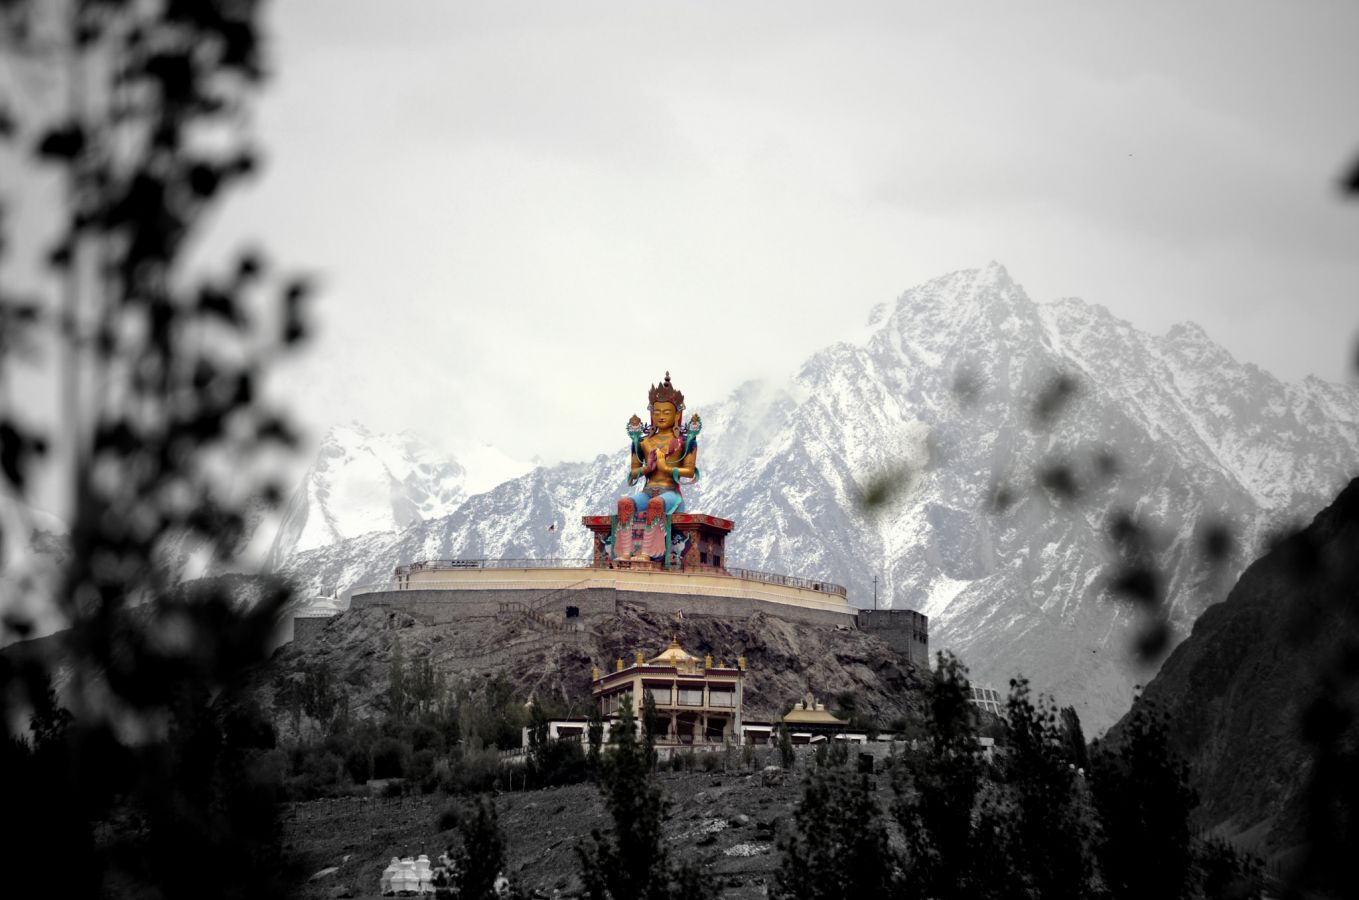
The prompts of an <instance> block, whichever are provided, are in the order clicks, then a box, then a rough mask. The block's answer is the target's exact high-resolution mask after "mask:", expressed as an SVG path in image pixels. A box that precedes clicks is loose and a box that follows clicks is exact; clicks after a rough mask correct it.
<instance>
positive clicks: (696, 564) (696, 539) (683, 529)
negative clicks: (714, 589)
mask: <svg viewBox="0 0 1359 900" xmlns="http://www.w3.org/2000/svg"><path fill="white" fill-rule="evenodd" d="M580 521H581V524H582V525H584V526H585V527H586V528H588V529H590V531H591V532H593V533H594V553H593V554H592V555H593V558H594V564H595V566H596V567H597V568H601V569H609V568H614V569H664V568H665V567H664V566H663V565H662V564H661V563H655V562H636V561H624V560H615V559H610V558H609V553H608V550H607V549H606V548H605V542H606V541H607V540H608V539H609V536H610V535H611V534H612V532H613V516H582V517H581V520H580ZM735 527H736V523H735V522H733V521H732V520H731V519H720V518H718V517H717V516H705V515H702V514H700V513H675V514H674V515H673V516H671V517H670V532H671V537H672V542H673V538H674V536H675V535H681V536H682V537H683V545H684V550H683V552H682V553H681V554H680V558H679V565H678V566H676V567H672V568H671V569H670V571H672V572H673V571H675V569H676V568H677V569H679V570H680V571H695V572H724V571H726V552H725V551H724V550H723V544H724V543H725V541H726V538H727V535H728V534H730V533H731V530H732V529H733V528H735Z"/></svg>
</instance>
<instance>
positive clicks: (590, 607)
mask: <svg viewBox="0 0 1359 900" xmlns="http://www.w3.org/2000/svg"><path fill="white" fill-rule="evenodd" d="M620 603H623V604H635V605H637V606H643V607H646V608H647V609H649V610H652V611H655V612H661V613H673V612H681V611H682V612H683V613H684V615H685V616H705V615H707V616H727V617H734V618H745V617H748V616H752V615H754V614H755V613H757V612H762V613H765V614H766V615H770V616H776V617H778V618H781V619H785V620H788V621H792V622H806V623H808V624H814V625H845V626H847V627H853V625H854V621H855V620H854V615H853V613H841V612H833V611H831V610H822V609H809V608H806V607H801V606H794V605H792V604H786V603H778V602H775V601H770V600H759V599H754V598H748V597H710V596H696V595H692V594H690V595H685V594H679V593H663V592H655V591H627V590H617V589H615V588H608V587H590V588H581V589H576V590H547V589H541V588H511V589H506V590H487V589H475V590H453V589H442V590H440V589H430V590H419V589H415V588H412V589H409V590H401V591H378V592H374V593H370V594H359V595H357V596H355V597H354V598H353V600H352V601H351V608H353V609H362V608H364V607H370V606H390V607H392V608H395V609H401V610H403V611H405V612H408V613H410V614H412V615H414V616H417V617H418V618H420V619H421V620H422V621H424V622H427V623H429V624H434V625H437V624H447V623H450V622H456V621H463V620H467V619H476V618H493V617H495V616H497V615H499V614H501V613H515V612H522V611H523V610H525V609H535V610H537V611H538V612H539V613H541V614H544V615H546V616H548V617H550V618H551V619H552V620H554V621H558V622H563V623H565V622H568V621H569V619H568V616H567V612H568V607H574V608H575V610H576V615H575V616H574V617H571V618H578V619H580V620H581V621H583V622H584V623H585V624H586V625H588V624H589V623H590V621H591V620H592V619H601V618H606V617H610V616H613V615H615V614H616V613H617V612H618V606H619V604H620Z"/></svg>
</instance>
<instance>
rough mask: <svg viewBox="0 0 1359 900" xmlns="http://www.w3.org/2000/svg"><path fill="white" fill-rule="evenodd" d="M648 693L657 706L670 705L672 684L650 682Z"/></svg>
mask: <svg viewBox="0 0 1359 900" xmlns="http://www.w3.org/2000/svg"><path fill="white" fill-rule="evenodd" d="M646 695H647V696H648V697H650V698H651V702H652V703H654V704H656V705H657V706H670V705H671V700H670V685H668V684H648V685H647V686H646Z"/></svg>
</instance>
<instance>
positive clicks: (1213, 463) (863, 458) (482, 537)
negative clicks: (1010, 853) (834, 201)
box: [284, 264, 1359, 732]
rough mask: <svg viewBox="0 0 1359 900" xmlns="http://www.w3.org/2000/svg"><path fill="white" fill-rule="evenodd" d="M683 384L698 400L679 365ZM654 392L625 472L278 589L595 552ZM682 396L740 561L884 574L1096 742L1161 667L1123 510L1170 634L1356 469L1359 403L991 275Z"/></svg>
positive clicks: (312, 570) (370, 538)
mask: <svg viewBox="0 0 1359 900" xmlns="http://www.w3.org/2000/svg"><path fill="white" fill-rule="evenodd" d="M668 366H669V368H670V370H671V372H672V374H673V375H674V377H675V381H676V383H677V384H678V385H679V386H680V387H681V389H683V388H684V386H685V381H684V368H683V364H682V360H676V361H672V362H670V363H668ZM660 375H661V372H660V371H657V372H654V373H653V372H645V371H641V370H639V371H638V373H637V384H638V394H637V406H636V408H634V409H621V410H619V411H618V416H619V423H620V425H619V432H618V434H616V435H612V436H610V435H604V436H602V437H601V439H600V443H601V447H612V448H614V450H613V452H611V453H610V454H609V455H603V456H599V457H597V458H596V459H595V460H593V461H591V462H588V463H573V464H568V465H560V466H554V467H552V468H544V469H537V470H535V471H533V472H531V473H529V474H527V475H524V476H523V477H521V478H517V479H515V480H512V481H509V482H507V483H505V484H502V485H500V486H499V487H497V488H495V489H494V490H491V491H489V492H487V493H485V494H482V495H479V496H474V497H470V498H468V499H467V500H466V501H465V502H464V503H462V504H461V505H460V506H459V507H458V508H457V509H455V510H454V511H453V512H451V513H450V514H449V515H447V516H444V517H442V518H431V519H425V520H422V521H419V522H416V523H414V524H413V525H411V526H410V527H409V528H407V529H405V530H404V531H401V532H399V533H392V532H386V533H379V534H370V535H366V536H362V537H356V538H350V539H348V540H345V541H341V542H339V543H336V544H331V545H328V546H320V547H317V548H315V549H313V550H310V551H308V552H305V553H298V554H295V555H293V556H292V557H290V558H289V559H288V561H287V563H286V566H285V567H284V568H285V570H286V571H287V572H288V573H289V574H290V575H291V576H292V577H294V578H296V579H297V580H298V581H299V582H300V583H301V584H302V585H303V587H304V590H303V592H302V593H303V595H304V596H316V595H318V594H327V593H330V592H332V591H336V590H339V591H344V590H346V589H349V588H352V587H353V586H355V585H361V584H365V583H373V582H380V581H384V580H386V579H387V578H389V577H390V574H391V570H392V567H393V566H395V565H397V564H399V563H402V562H406V561H410V560H415V559H422V558H450V557H540V558H545V557H583V556H586V555H587V539H588V535H587V533H586V532H585V531H584V529H582V528H581V527H580V526H579V525H578V524H577V523H578V522H579V518H580V516H581V515H583V514H586V513H601V512H607V511H608V510H609V509H610V508H611V507H612V505H613V503H614V501H615V499H616V498H617V496H619V495H620V493H621V492H622V491H623V481H624V478H623V473H624V471H625V447H626V439H625V436H624V434H623V427H622V423H623V422H624V421H625V420H626V418H627V416H628V415H629V414H631V413H633V412H637V411H642V407H643V406H644V401H645V393H644V391H645V387H646V385H647V384H649V383H651V382H654V381H655V380H656V379H657V378H658V377H659V376H660ZM1054 386H1058V388H1059V389H1058V390H1055V391H1054ZM1058 400H1065V402H1064V403H1059V402H1056V401H1058ZM687 401H688V404H689V410H688V411H689V412H698V413H700V414H701V415H702V416H703V421H704V431H703V437H702V440H701V449H700V467H701V469H702V471H703V480H702V481H701V482H700V483H699V484H698V485H696V486H695V487H694V489H692V490H691V491H689V494H688V505H689V509H690V510H691V511H707V512H713V513H718V514H720V515H722V516H724V517H727V518H731V519H734V520H736V522H737V528H736V531H735V532H734V533H733V535H732V537H731V539H730V541H729V542H728V550H727V553H728V561H729V563H731V564H735V565H739V566H744V567H747V568H753V569H761V570H767V571H775V572H787V573H791V574H797V575H805V576H808V577H814V578H824V579H828V580H831V581H835V582H838V583H841V584H845V585H847V586H848V587H849V588H850V596H851V601H852V602H854V603H856V604H858V605H860V606H868V605H870V604H871V603H872V597H873V592H874V588H873V583H874V577H875V576H876V577H877V579H878V593H879V595H880V596H881V598H882V601H883V602H884V603H885V604H891V605H893V606H897V607H909V608H914V609H918V610H920V611H922V612H924V613H926V614H927V615H929V616H930V619H931V632H932V634H931V640H932V645H933V646H935V647H949V648H952V649H954V650H955V651H957V652H958V653H960V655H962V657H963V658H964V659H965V660H966V661H967V662H968V664H969V665H970V666H971V667H972V669H973V673H974V676H975V677H976V679H977V680H978V681H980V682H983V683H988V682H989V683H992V684H994V685H995V686H997V687H1000V688H1004V686H1005V684H1006V682H1007V681H1008V680H1009V679H1010V678H1011V677H1013V676H1014V675H1015V674H1016V673H1020V672H1022V673H1024V674H1026V675H1028V676H1029V678H1030V679H1031V681H1032V682H1033V684H1034V686H1035V688H1036V689H1038V690H1040V691H1044V692H1051V693H1053V694H1055V695H1056V697H1057V699H1058V701H1059V702H1060V703H1062V704H1074V705H1075V706H1076V707H1077V709H1078V710H1079V712H1080V714H1081V717H1082V720H1083V721H1084V722H1086V723H1087V725H1088V726H1089V727H1090V729H1091V730H1092V731H1093V732H1098V731H1100V730H1102V729H1103V728H1104V727H1106V726H1107V725H1108V724H1110V723H1111V722H1113V720H1114V719H1115V718H1116V717H1117V716H1118V715H1121V714H1122V712H1123V711H1124V710H1126V709H1127V707H1128V704H1129V702H1130V701H1131V698H1132V694H1133V687H1134V685H1135V684H1138V683H1144V682H1145V681H1146V680H1147V679H1148V678H1150V676H1151V674H1153V673H1152V672H1149V671H1147V670H1145V669H1142V668H1139V667H1138V666H1137V665H1135V664H1134V663H1133V661H1132V660H1131V658H1130V654H1129V650H1128V648H1129V646H1130V644H1131V643H1132V634H1133V632H1134V630H1135V628H1136V622H1135V621H1134V619H1133V617H1132V615H1131V614H1130V613H1129V612H1128V610H1126V609H1125V608H1123V607H1121V606H1119V605H1116V604H1114V603H1111V602H1110V601H1109V599H1108V595H1107V591H1106V582H1107V574H1108V570H1109V563H1110V546H1109V540H1108V536H1107V531H1108V522H1109V518H1110V515H1111V514H1112V512H1113V511H1115V510H1127V511H1130V512H1132V513H1133V514H1135V515H1136V516H1137V517H1138V518H1139V520H1141V521H1142V522H1143V523H1144V524H1145V525H1146V526H1147V527H1148V528H1149V529H1151V531H1152V532H1153V534H1154V540H1153V546H1154V551H1155V560H1154V562H1155V563H1156V565H1157V567H1158V568H1159V569H1160V571H1161V572H1163V573H1164V574H1165V576H1166V582H1165V584H1166V597H1167V600H1168V603H1169V606H1170V610H1171V614H1172V622H1173V625H1174V628H1175V639H1176V640H1178V639H1179V638H1181V637H1183V635H1184V634H1187V633H1188V630H1189V627H1190V625H1191V624H1192V623H1193V621H1194V619H1195V618H1196V617H1197V616H1198V614H1199V613H1200V612H1201V611H1202V610H1203V609H1204V608H1205V607H1206V606H1208V605H1209V604H1210V603H1212V602H1214V601H1216V600H1220V599H1221V598H1222V596H1223V595H1224V592H1225V588H1226V586H1227V585H1229V584H1230V582H1231V580H1232V579H1233V578H1234V577H1235V576H1236V575H1237V574H1239V572H1240V571H1241V569H1242V568H1244V566H1245V565H1246V563H1247V562H1249V561H1250V560H1251V559H1253V558H1254V557H1255V556H1256V555H1258V550H1259V549H1260V548H1261V547H1262V545H1263V543H1264V537H1265V535H1267V534H1268V533H1270V532H1271V530H1273V529H1274V528H1276V527H1278V526H1280V525H1282V524H1283V523H1285V522H1288V521H1291V520H1294V519H1299V518H1305V517H1310V516H1311V515H1313V514H1315V512H1316V511H1317V510H1318V509H1320V508H1321V506H1322V505H1323V504H1324V503H1325V502H1326V501H1327V499H1328V498H1329V497H1332V496H1334V494H1335V492H1336V491H1337V490H1339V488H1340V487H1341V486H1342V485H1343V484H1344V483H1345V482H1346V481H1347V480H1348V479H1349V478H1350V477H1352V476H1354V475H1355V474H1356V472H1357V471H1359V388H1357V387H1355V386H1353V385H1334V384H1327V383H1324V382H1321V381H1318V380H1316V379H1308V380H1306V381H1304V382H1303V383H1301V384H1286V383H1284V382H1281V381H1279V380H1278V379H1276V378H1274V377H1272V376H1271V375H1269V373H1267V372H1264V371H1261V370H1260V369H1259V368H1257V367H1255V366H1253V365H1249V364H1242V363H1239V362H1237V361H1236V360H1234V359H1232V357H1231V356H1230V355H1229V354H1228V353H1227V352H1226V351H1225V350H1223V349H1222V348H1221V347H1219V346H1217V345H1216V344H1214V343H1213V342H1212V340H1211V339H1210V338H1209V337H1208V336H1207V335H1206V334H1204V332H1203V331H1202V330H1201V329H1199V328H1197V327H1196V326H1193V325H1182V326H1177V327H1175V328H1172V329H1171V330H1170V331H1169V332H1168V333H1167V334H1165V335H1159V336H1158V335H1151V334H1147V333H1144V332H1141V331H1138V330H1137V329H1135V328H1133V327H1132V326H1131V325H1129V324H1128V323H1127V322H1123V321H1121V320H1119V319H1117V318H1115V317H1114V316H1112V315H1111V314H1110V313H1109V312H1108V311H1107V310H1105V309H1103V308H1102V307H1099V306H1096V305H1092V304H1088V303H1085V302H1082V301H1080V300H1074V299H1065V300H1059V301H1056V302H1052V303H1041V304H1040V303H1036V302H1034V301H1033V300H1032V299H1031V298H1030V297H1029V296H1028V295H1027V294H1026V293H1025V292H1024V289H1023V288H1022V287H1021V286H1020V285H1019V284H1017V283H1016V282H1015V281H1014V280H1013V279H1011V277H1010V275H1009V273H1008V272H1006V271H1005V269H1004V268H1003V267H1001V266H999V265H996V264H991V265H989V266H987V267H986V268H983V269H977V270H968V271H962V272H955V273H953V274H950V275H946V276H944V277H941V278H938V279H935V280H934V281H931V282H928V283H926V284H923V285H920V286H919V287H916V288H913V289H911V290H909V291H907V292H906V293H905V294H903V295H902V296H901V297H900V298H899V299H898V300H897V301H896V302H895V303H893V304H891V305H890V306H885V307H883V308H882V309H880V310H878V311H877V312H876V313H875V316H874V318H873V320H872V322H871V325H870V328H869V330H868V331H867V332H866V334H865V337H864V339H863V340H862V341H860V342H857V343H841V344H835V345H833V346H830V347H827V348H826V349H824V350H822V351H821V352H819V353H817V354H816V355H814V356H813V357H812V358H810V359H808V360H807V361H806V363H805V364H804V365H803V366H802V367H801V368H800V370H799V371H798V372H797V374H796V375H795V376H794V377H792V378H791V379H788V380H784V381H771V382H759V383H750V384H746V385H743V386H742V387H740V388H738V389H737V390H736V391H735V392H734V393H733V394H732V395H731V396H730V397H728V398H726V399H725V400H721V401H720V402H719V401H718V400H717V398H703V397H697V396H693V395H692V392H691V393H690V395H689V396H688V397H687ZM1045 413H1050V414H1045ZM1060 466H1065V468H1064V469H1062V468H1060ZM884 476H894V477H892V478H891V486H893V487H897V488H899V490H896V491H895V492H893V491H886V492H879V493H885V494H886V495H888V496H889V499H890V502H888V503H886V504H885V505H883V506H881V507H879V508H877V509H876V510H874V511H873V512H872V513H871V514H865V513H864V512H863V510H862V509H861V508H860V506H859V503H858V499H859V498H861V497H862V496H864V495H865V493H866V492H872V489H873V487H874V485H877V484H881V483H882V479H883V478H884ZM998 496H1003V497H1005V498H1007V500H1008V501H1009V502H1006V503H1001V504H997V503H995V502H994V501H995V500H996V499H997V497H998ZM1207 524H1212V525H1214V526H1219V525H1220V526H1223V527H1224V528H1225V529H1226V530H1227V531H1228V532H1229V533H1230V534H1231V535H1232V536H1233V538H1234V540H1233V542H1232V545H1231V549H1230V551H1229V553H1228V557H1227V559H1226V561H1225V565H1224V566H1223V567H1222V570H1221V571H1218V570H1215V569H1214V568H1213V567H1211V566H1209V565H1208V564H1207V563H1206V562H1205V560H1204V559H1203V557H1202V555H1201V554H1200V553H1198V552H1197V541H1198V538H1199V537H1200V535H1201V534H1202V532H1203V530H1204V528H1205V526H1206V525H1207ZM1223 576H1225V577H1223Z"/></svg>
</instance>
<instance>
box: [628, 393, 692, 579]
mask: <svg viewBox="0 0 1359 900" xmlns="http://www.w3.org/2000/svg"><path fill="white" fill-rule="evenodd" d="M647 409H648V410H649V412H650V413H651V424H649V425H646V426H643V425H642V420H641V419H639V418H638V417H637V416H635V415H634V416H633V417H632V418H631V419H630V420H629V421H628V437H629V438H631V440H632V453H631V455H630V457H629V468H628V486H629V487H632V486H633V485H636V484H637V483H638V482H641V483H642V486H641V488H640V489H638V490H637V491H636V492H635V493H633V494H631V495H629V496H626V497H623V498H622V499H621V500H619V501H618V514H617V515H616V516H615V517H614V521H613V529H612V531H613V534H612V541H611V544H612V553H611V556H612V558H613V559H615V560H627V561H633V562H643V561H649V562H653V563H662V564H664V565H666V566H667V567H668V566H669V565H670V564H671V559H672V555H671V549H672V548H671V521H672V517H673V516H674V515H675V514H676V513H681V512H684V493H683V491H682V488H681V485H682V484H692V483H694V482H695V481H697V480H698V434H699V432H700V431H701V430H702V428H703V423H702V422H701V421H700V420H699V418H698V416H697V415H695V416H694V417H693V418H691V419H690V420H689V423H688V424H687V425H681V424H680V422H681V418H682V416H683V414H684V394H682V393H680V392H679V391H678V390H676V389H675V386H674V385H673V384H671V383H670V373H669V372H666V373H665V380H664V381H662V382H661V383H660V384H655V385H652V386H651V390H650V392H649V393H648V394H647Z"/></svg>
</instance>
